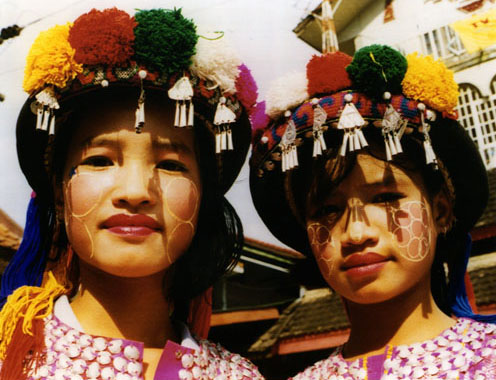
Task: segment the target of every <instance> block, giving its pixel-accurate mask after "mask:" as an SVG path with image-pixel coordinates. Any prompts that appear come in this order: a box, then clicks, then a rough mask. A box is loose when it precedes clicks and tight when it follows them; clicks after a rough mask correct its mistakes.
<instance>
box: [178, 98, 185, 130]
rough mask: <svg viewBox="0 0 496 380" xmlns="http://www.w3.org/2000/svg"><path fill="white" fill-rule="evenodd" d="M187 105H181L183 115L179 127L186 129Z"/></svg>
mask: <svg viewBox="0 0 496 380" xmlns="http://www.w3.org/2000/svg"><path fill="white" fill-rule="evenodd" d="M186 124H187V122H186V103H185V102H184V101H183V102H182V103H181V113H180V116H179V127H180V128H184V127H185V126H186Z"/></svg>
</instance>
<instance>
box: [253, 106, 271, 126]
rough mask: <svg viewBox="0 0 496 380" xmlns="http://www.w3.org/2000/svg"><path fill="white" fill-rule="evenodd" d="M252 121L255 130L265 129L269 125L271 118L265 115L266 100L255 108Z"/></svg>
mask: <svg viewBox="0 0 496 380" xmlns="http://www.w3.org/2000/svg"><path fill="white" fill-rule="evenodd" d="M250 121H251V128H252V129H253V130H257V129H261V128H265V127H266V126H267V125H268V124H269V116H267V114H266V113H265V100H264V101H261V102H259V103H257V104H256V105H255V107H253V112H252V113H251V115H250Z"/></svg>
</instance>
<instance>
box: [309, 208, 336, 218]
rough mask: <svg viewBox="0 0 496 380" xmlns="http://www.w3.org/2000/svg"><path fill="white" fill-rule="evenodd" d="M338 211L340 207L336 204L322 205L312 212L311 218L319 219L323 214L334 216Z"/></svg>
mask: <svg viewBox="0 0 496 380" xmlns="http://www.w3.org/2000/svg"><path fill="white" fill-rule="evenodd" d="M340 212H341V209H340V208H339V207H338V206H336V205H331V204H330V205H324V206H322V207H321V208H319V209H318V210H316V211H315V212H314V213H313V215H312V218H313V219H320V218H323V217H325V216H335V215H337V214H339V213H340Z"/></svg>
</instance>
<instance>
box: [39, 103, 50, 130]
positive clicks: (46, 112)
mask: <svg viewBox="0 0 496 380" xmlns="http://www.w3.org/2000/svg"><path fill="white" fill-rule="evenodd" d="M49 120H50V109H49V108H45V110H44V111H43V122H42V123H41V130H42V131H48V121H49Z"/></svg>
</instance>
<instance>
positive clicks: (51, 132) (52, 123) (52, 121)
mask: <svg viewBox="0 0 496 380" xmlns="http://www.w3.org/2000/svg"><path fill="white" fill-rule="evenodd" d="M48 134H49V135H51V136H53V135H54V134H55V114H54V113H53V112H51V113H50V127H49V128H48Z"/></svg>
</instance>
